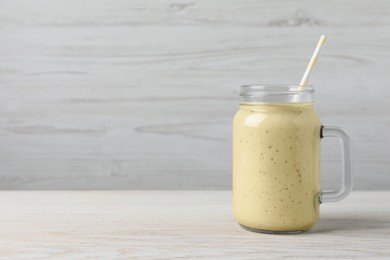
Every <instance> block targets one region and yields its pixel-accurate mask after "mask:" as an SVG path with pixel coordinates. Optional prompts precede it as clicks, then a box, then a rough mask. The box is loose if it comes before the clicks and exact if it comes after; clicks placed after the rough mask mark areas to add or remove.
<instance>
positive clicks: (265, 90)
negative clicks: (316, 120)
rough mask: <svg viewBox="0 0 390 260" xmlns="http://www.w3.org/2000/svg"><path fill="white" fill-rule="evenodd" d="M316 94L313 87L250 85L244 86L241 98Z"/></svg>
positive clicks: (241, 89) (241, 90)
mask: <svg viewBox="0 0 390 260" xmlns="http://www.w3.org/2000/svg"><path fill="white" fill-rule="evenodd" d="M312 93H314V87H313V85H306V86H305V87H303V86H300V85H294V84H250V85H242V86H241V88H240V96H252V95H256V94H257V95H259V94H270V95H278V94H280V95H283V94H312Z"/></svg>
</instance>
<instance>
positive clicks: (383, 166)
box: [0, 0, 390, 190]
mask: <svg viewBox="0 0 390 260" xmlns="http://www.w3.org/2000/svg"><path fill="white" fill-rule="evenodd" d="M389 29H390V2H389V1H386V0H378V1H369V0H358V1H342V2H340V1H336V0H331V1H307V0H293V1H288V2H286V1H281V0H278V1H271V0H267V1H257V0H248V1H239V0H224V1H205V0H199V1H198V0H194V1H187V0H178V1H174V0H171V1H169V0H160V1H156V0H152V1H141V0H131V1H130V0H118V1H109V0H94V1H92V0H83V1H76V0H72V1H69V0H35V1H23V0H1V1H0V188H1V189H227V188H230V185H231V178H230V175H231V122H232V117H233V114H234V113H235V111H236V110H237V108H238V87H239V86H240V85H242V84H251V83H285V82H287V83H298V82H299V80H300V77H301V75H302V73H303V71H304V69H305V67H306V64H307V62H308V59H309V58H310V55H311V53H312V51H313V48H314V46H315V44H316V42H317V40H318V36H319V35H320V34H328V35H329V42H328V44H327V46H326V49H325V51H324V53H323V56H322V58H321V62H320V64H319V66H318V68H317V70H316V71H315V73H313V77H312V83H313V84H314V85H315V86H316V89H317V94H316V102H317V103H316V104H317V111H318V112H319V114H320V116H321V118H322V121H323V123H324V124H326V125H339V126H342V127H343V128H345V130H346V131H347V132H348V133H349V134H350V136H351V139H352V143H353V155H354V168H355V189H358V190H367V189H368V190H385V189H390V175H389V172H390V160H389V157H390V135H389V134H388V130H389V127H390V116H389V111H390V103H389V102H388V97H389V96H390V87H389V85H390V77H389V73H388V70H389V67H390V45H389V44H388V42H389V40H390V38H389V37H390V35H389V34H388V32H389ZM338 158H339V156H338V152H337V149H336V148H335V143H332V142H327V143H326V144H324V149H323V166H322V167H323V183H324V187H334V186H336V185H337V184H336V180H337V171H338V170H339V161H338Z"/></svg>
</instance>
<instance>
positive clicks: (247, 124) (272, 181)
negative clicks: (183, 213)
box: [233, 85, 352, 233]
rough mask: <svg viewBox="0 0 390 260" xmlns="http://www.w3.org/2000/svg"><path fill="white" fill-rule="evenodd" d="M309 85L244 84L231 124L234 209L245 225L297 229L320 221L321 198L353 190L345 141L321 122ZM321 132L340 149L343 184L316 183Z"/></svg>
mask: <svg viewBox="0 0 390 260" xmlns="http://www.w3.org/2000/svg"><path fill="white" fill-rule="evenodd" d="M313 93H314V88H313V86H306V87H301V86H295V85H245V86H242V87H241V89H240V95H241V103H240V109H239V111H238V112H237V113H236V115H235V117H234V123H233V211H234V216H235V218H236V220H237V221H238V223H239V224H240V225H241V226H242V227H244V228H245V229H248V230H251V231H257V232H265V233H299V232H302V231H306V230H309V229H310V228H311V227H312V226H313V225H314V224H315V223H316V222H317V220H318V217H319V206H320V204H321V203H322V202H332V201H339V200H341V199H344V198H345V197H346V196H347V195H348V194H349V193H350V192H351V189H352V176H351V165H350V152H349V140H348V136H347V134H346V133H345V132H344V131H343V130H341V129H340V128H338V127H326V126H322V125H321V121H320V118H319V117H318V115H317V113H316V112H315V110H314V103H313ZM322 137H337V138H338V139H339V140H340V141H341V148H342V171H341V172H342V183H341V185H340V188H339V189H338V190H335V191H322V190H321V188H320V145H321V138H322Z"/></svg>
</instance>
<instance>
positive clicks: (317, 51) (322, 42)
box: [299, 35, 328, 87]
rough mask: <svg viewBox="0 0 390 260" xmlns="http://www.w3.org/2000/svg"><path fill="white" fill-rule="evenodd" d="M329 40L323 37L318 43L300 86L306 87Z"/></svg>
mask: <svg viewBox="0 0 390 260" xmlns="http://www.w3.org/2000/svg"><path fill="white" fill-rule="evenodd" d="M327 39H328V37H327V36H325V35H321V38H320V40H319V41H318V44H317V47H316V49H315V50H314V53H313V56H312V57H311V59H310V62H309V65H307V68H306V71H305V74H303V77H302V80H301V83H299V85H300V86H301V87H305V86H306V85H307V83H308V81H309V77H310V73H311V72H312V70H313V68H314V67H315V66H316V64H317V62H318V58H319V57H320V54H321V51H322V49H323V48H324V45H325V43H326V40H327Z"/></svg>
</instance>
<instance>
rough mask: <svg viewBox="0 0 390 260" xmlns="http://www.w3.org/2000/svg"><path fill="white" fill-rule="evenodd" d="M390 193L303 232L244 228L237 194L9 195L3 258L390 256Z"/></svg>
mask: <svg viewBox="0 0 390 260" xmlns="http://www.w3.org/2000/svg"><path fill="white" fill-rule="evenodd" d="M389 201H390V192H353V193H352V195H351V196H350V197H349V198H348V199H346V200H345V201H343V202H340V203H335V204H323V205H322V206H321V210H322V212H321V218H320V221H319V222H318V224H317V225H316V226H315V227H314V228H313V229H312V230H311V231H309V232H306V233H303V234H299V235H266V234H257V233H251V232H248V231H245V230H243V229H242V228H240V227H239V225H238V224H237V223H236V222H235V220H234V219H233V216H232V212H231V193H230V192H229V191H2V192H0V208H1V214H0V234H1V235H0V257H1V258H2V259H10V258H13V259H23V258H28V259H53V258H54V259H55V258H64V259H73V258H91V259H139V258H140V259H175V258H182V259H282V258H286V259H295V258H298V259H320V258H329V259H374V258H375V259H390V204H389Z"/></svg>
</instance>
